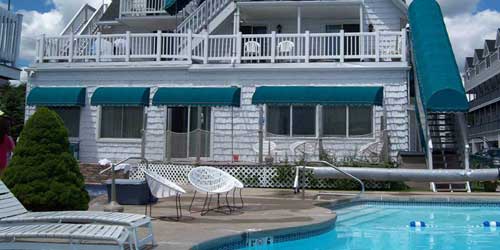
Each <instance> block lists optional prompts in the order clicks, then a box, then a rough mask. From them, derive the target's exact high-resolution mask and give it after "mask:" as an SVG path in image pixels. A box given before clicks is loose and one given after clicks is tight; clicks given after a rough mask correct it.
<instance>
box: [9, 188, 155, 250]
mask: <svg viewBox="0 0 500 250" xmlns="http://www.w3.org/2000/svg"><path fill="white" fill-rule="evenodd" d="M42 222H46V223H95V224H97V223H100V224H109V225H115V226H123V227H125V228H127V229H128V231H129V232H130V237H131V240H132V243H133V244H134V246H135V249H137V250H138V249H140V248H141V247H142V246H144V245H145V244H147V243H148V242H151V244H152V245H154V244H155V243H154V235H153V228H152V224H151V219H150V218H149V217H148V216H145V215H140V214H129V213H113V212H97V211H54V212H28V210H26V208H25V207H24V206H23V204H21V202H19V200H17V198H16V197H15V196H14V195H13V194H12V193H11V192H10V190H9V189H8V188H7V186H5V184H4V183H3V182H2V181H0V226H2V225H3V226H10V224H12V223H23V224H30V223H42ZM139 227H147V230H148V233H147V234H146V236H145V237H143V238H142V239H139V236H138V229H139Z"/></svg>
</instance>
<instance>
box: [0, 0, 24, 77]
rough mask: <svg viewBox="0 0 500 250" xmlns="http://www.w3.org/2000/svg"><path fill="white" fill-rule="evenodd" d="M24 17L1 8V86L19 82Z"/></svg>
mask: <svg viewBox="0 0 500 250" xmlns="http://www.w3.org/2000/svg"><path fill="white" fill-rule="evenodd" d="M22 20H23V16H22V15H20V14H15V13H13V12H11V11H8V10H6V9H4V8H1V7H0V85H2V84H5V83H7V81H8V80H19V76H20V75H19V74H20V69H18V68H17V67H16V61H17V59H18V57H19V48H20V44H21V29H22Z"/></svg>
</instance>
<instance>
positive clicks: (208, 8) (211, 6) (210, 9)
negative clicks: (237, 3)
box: [176, 0, 232, 33]
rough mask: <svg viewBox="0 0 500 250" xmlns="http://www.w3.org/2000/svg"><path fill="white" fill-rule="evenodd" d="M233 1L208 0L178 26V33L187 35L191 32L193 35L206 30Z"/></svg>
mask: <svg viewBox="0 0 500 250" xmlns="http://www.w3.org/2000/svg"><path fill="white" fill-rule="evenodd" d="M231 1H232V0H206V1H205V2H203V3H202V4H200V5H199V6H198V8H197V9H196V10H195V11H194V12H193V13H191V14H189V16H188V17H187V18H186V19H184V20H183V21H182V22H181V23H180V24H179V26H177V29H176V32H177V33H187V32H188V30H191V31H192V32H193V33H198V32H200V31H201V30H202V29H203V28H206V26H207V25H208V22H210V21H211V20H212V19H213V18H214V17H215V16H216V15H217V14H219V13H220V12H221V11H222V10H223V9H224V8H225V7H226V6H227V5H228V4H229V3H230V2H231Z"/></svg>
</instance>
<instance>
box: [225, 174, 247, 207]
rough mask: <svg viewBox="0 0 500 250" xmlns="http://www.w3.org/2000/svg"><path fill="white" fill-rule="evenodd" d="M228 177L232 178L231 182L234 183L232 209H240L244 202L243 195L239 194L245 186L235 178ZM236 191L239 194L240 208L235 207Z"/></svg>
mask: <svg viewBox="0 0 500 250" xmlns="http://www.w3.org/2000/svg"><path fill="white" fill-rule="evenodd" d="M228 175H229V173H228ZM229 176H231V177H232V178H233V181H234V189H233V208H236V209H242V208H243V207H244V206H245V202H244V201H243V195H242V194H241V192H242V191H243V189H244V188H245V185H244V184H243V182H241V181H240V180H238V179H237V178H236V177H234V176H232V175H229ZM236 190H239V193H240V201H241V206H236V200H235V199H236Z"/></svg>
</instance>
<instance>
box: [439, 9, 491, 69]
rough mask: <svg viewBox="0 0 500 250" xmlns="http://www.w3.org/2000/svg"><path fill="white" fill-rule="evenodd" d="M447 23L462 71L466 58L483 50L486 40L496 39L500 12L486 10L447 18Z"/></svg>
mask: <svg viewBox="0 0 500 250" xmlns="http://www.w3.org/2000/svg"><path fill="white" fill-rule="evenodd" d="M445 23H446V27H447V29H448V33H449V34H450V39H451V43H452V45H453V51H454V52H455V57H456V59H457V63H458V65H459V67H460V70H462V69H463V67H464V63H465V57H467V56H473V54H474V49H481V48H483V44H484V40H485V39H495V35H496V31H497V29H498V28H500V12H498V11H492V10H485V11H481V12H477V13H475V14H470V13H468V14H461V15H457V16H452V17H445Z"/></svg>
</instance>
